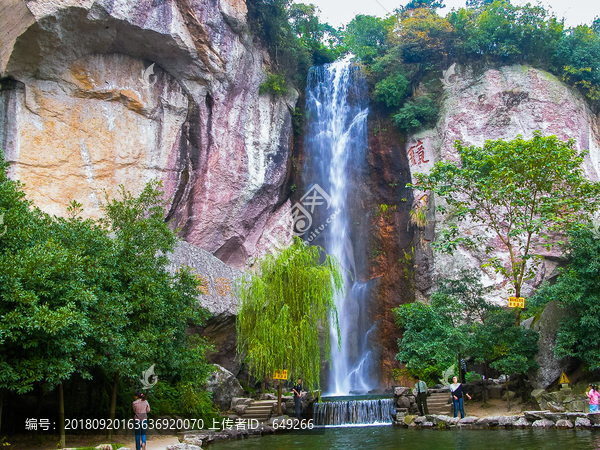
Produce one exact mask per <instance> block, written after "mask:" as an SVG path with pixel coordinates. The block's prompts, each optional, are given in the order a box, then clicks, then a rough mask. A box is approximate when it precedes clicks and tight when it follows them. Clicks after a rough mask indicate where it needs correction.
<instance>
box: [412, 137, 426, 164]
mask: <svg viewBox="0 0 600 450" xmlns="http://www.w3.org/2000/svg"><path fill="white" fill-rule="evenodd" d="M407 153H408V157H409V159H410V165H411V166H414V165H415V164H421V163H428V162H429V160H425V147H424V146H423V142H421V140H420V139H419V140H418V141H417V144H416V145H413V146H412V147H410V148H409V149H408V152H407Z"/></svg>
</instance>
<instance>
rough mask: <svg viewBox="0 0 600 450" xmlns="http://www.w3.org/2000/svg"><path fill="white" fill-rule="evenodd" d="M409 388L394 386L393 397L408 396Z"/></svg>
mask: <svg viewBox="0 0 600 450" xmlns="http://www.w3.org/2000/svg"><path fill="white" fill-rule="evenodd" d="M410 392H411V391H410V388H408V387H404V386H396V387H395V388H394V396H395V397H402V396H406V395H409V394H410Z"/></svg>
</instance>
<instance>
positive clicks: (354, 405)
mask: <svg viewBox="0 0 600 450" xmlns="http://www.w3.org/2000/svg"><path fill="white" fill-rule="evenodd" d="M395 412H396V408H395V407H394V400H393V399H391V398H384V399H378V400H350V401H338V402H323V403H315V404H314V405H313V419H314V421H315V425H320V426H327V425H337V426H341V425H371V424H372V425H382V424H391V423H392V414H394V413H395Z"/></svg>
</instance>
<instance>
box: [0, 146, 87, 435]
mask: <svg viewBox="0 0 600 450" xmlns="http://www.w3.org/2000/svg"><path fill="white" fill-rule="evenodd" d="M7 167H8V166H7V164H6V163H5V162H4V160H3V158H2V157H0V217H2V225H3V226H2V228H3V229H2V230H0V233H1V235H0V318H1V319H2V320H1V321H0V410H1V409H2V404H1V402H2V391H3V390H5V389H8V390H10V391H13V392H16V393H18V394H22V393H26V392H28V391H30V390H32V389H33V387H34V384H36V383H39V384H41V385H42V386H43V387H44V388H47V389H49V390H52V389H54V388H55V387H57V386H58V387H59V400H60V404H61V413H62V412H63V409H64V406H63V396H62V383H63V382H64V381H65V380H67V379H69V378H70V377H71V376H72V375H73V374H74V373H79V374H80V375H81V376H82V377H83V378H89V377H90V374H89V367H90V365H91V364H93V353H92V352H89V351H87V348H86V339H87V338H88V337H89V335H90V327H89V323H90V320H89V317H88V316H87V315H86V310H87V309H88V308H89V306H90V305H91V304H93V303H94V301H95V294H94V291H93V289H92V288H91V287H90V286H89V285H87V284H86V283H85V280H86V261H85V258H84V257H83V256H82V255H81V254H79V253H77V252H76V251H73V250H71V249H69V248H68V247H65V246H64V245H62V243H61V242H60V240H58V239H56V238H55V237H54V231H55V230H56V228H57V222H56V221H55V220H53V219H52V218H51V217H49V216H48V215H46V214H44V213H42V212H41V211H40V210H39V209H37V208H35V207H33V205H32V204H31V202H29V201H27V200H26V199H25V195H24V193H23V192H22V190H21V187H22V186H21V184H20V183H19V182H18V181H12V180H10V179H9V178H8V177H7V175H6V169H7ZM62 425H63V424H62V423H61V429H60V431H61V441H62V443H63V444H64V429H63V428H62Z"/></svg>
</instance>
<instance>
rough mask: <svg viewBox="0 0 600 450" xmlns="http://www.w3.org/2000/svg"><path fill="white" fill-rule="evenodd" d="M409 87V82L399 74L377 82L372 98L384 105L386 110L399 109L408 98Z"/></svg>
mask: <svg viewBox="0 0 600 450" xmlns="http://www.w3.org/2000/svg"><path fill="white" fill-rule="evenodd" d="M409 87H410V83H409V81H408V80H407V79H406V77H405V76H404V75H403V74H401V73H399V74H396V75H391V76H389V77H387V78H384V79H383V80H381V81H380V82H378V83H377V84H376V85H375V91H374V93H373V96H374V98H375V100H376V101H378V102H380V103H384V104H385V105H386V106H387V107H388V108H399V107H400V106H401V105H402V103H403V102H404V100H405V99H406V97H407V96H408V93H409Z"/></svg>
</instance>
